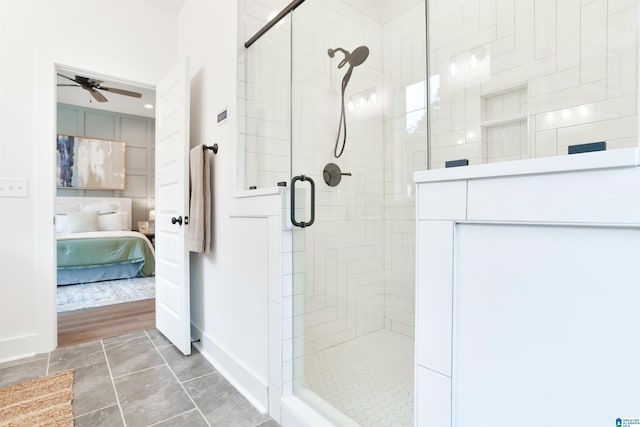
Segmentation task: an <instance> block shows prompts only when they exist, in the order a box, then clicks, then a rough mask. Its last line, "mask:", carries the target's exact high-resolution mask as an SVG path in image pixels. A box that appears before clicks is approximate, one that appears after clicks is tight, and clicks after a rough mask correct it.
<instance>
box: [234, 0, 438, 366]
mask: <svg viewBox="0 0 640 427" xmlns="http://www.w3.org/2000/svg"><path fill="white" fill-rule="evenodd" d="M367 4H369V3H367ZM404 4H405V9H408V10H406V11H405V12H404V13H400V14H399V15H397V16H395V17H394V18H393V19H392V20H390V21H389V22H386V23H385V24H382V23H380V22H379V21H382V20H381V19H377V20H376V19H373V18H371V17H370V16H369V14H365V13H362V12H360V11H357V10H356V9H355V8H354V7H352V6H350V5H349V4H348V3H346V2H341V1H335V0H313V1H309V2H307V3H305V4H304V5H302V6H301V7H299V8H298V9H297V10H296V11H295V13H294V15H293V23H291V22H289V21H288V19H287V20H283V21H282V23H281V24H279V25H278V26H276V27H275V28H274V29H272V30H270V31H269V32H268V33H267V34H266V35H265V36H264V37H263V38H262V39H260V40H259V41H258V42H257V43H256V44H255V45H254V46H252V47H251V48H250V49H249V50H248V51H247V52H246V63H247V64H248V65H247V64H245V63H244V61H245V57H244V55H239V58H240V63H241V67H240V69H241V74H240V76H239V78H240V80H244V79H245V75H246V80H247V82H246V83H247V84H246V93H241V94H240V96H241V98H244V99H242V100H241V111H240V114H244V115H246V133H245V135H244V137H245V138H246V140H245V141H246V149H247V151H248V154H247V156H246V159H247V164H246V166H247V168H248V170H247V175H246V176H247V181H246V186H247V187H248V186H249V185H258V186H272V185H275V183H276V182H277V181H288V180H289V179H288V178H289V169H288V168H289V165H288V161H289V153H288V148H289V135H288V128H289V104H288V100H289V82H288V78H289V72H290V71H289V66H290V65H289V64H290V60H291V61H292V62H291V67H292V68H291V72H292V73H293V84H292V87H293V89H292V90H293V105H292V106H291V109H292V113H293V126H292V138H293V159H294V160H293V174H294V175H297V174H305V175H308V176H311V177H312V178H313V179H314V180H315V182H316V190H317V194H316V209H317V211H316V223H315V224H314V226H313V227H311V228H308V229H306V230H304V231H301V230H295V231H293V233H292V237H291V239H292V251H293V252H292V254H286V255H285V256H292V257H293V260H294V261H293V263H294V265H293V266H292V268H293V269H294V274H293V276H292V277H287V278H285V279H286V280H290V279H291V281H292V282H293V296H292V298H293V299H296V301H297V304H296V305H297V306H298V307H299V308H297V309H296V310H303V311H302V312H301V313H300V314H304V317H305V319H304V322H303V320H302V319H299V320H298V322H297V323H298V324H299V325H298V327H297V328H295V329H296V330H297V331H298V332H297V335H295V337H292V339H294V340H296V339H297V340H298V342H297V343H296V345H295V346H294V347H295V348H296V349H299V350H295V351H296V352H300V351H302V352H305V351H306V352H314V351H319V350H322V349H324V348H328V347H330V346H333V345H335V344H339V343H341V342H344V341H347V340H350V339H352V338H355V337H357V336H360V335H363V334H366V333H368V332H372V331H374V330H377V329H381V328H384V327H386V328H388V329H391V330H393V331H396V332H400V333H402V334H405V335H409V336H413V328H414V325H413V323H414V321H413V317H414V287H415V286H414V283H415V281H414V253H415V236H414V235H415V226H414V211H415V208H414V204H415V203H414V194H413V184H412V173H413V171H414V170H420V169H425V167H426V126H425V121H426V118H425V119H423V120H419V119H420V118H422V117H424V113H425V107H426V105H425V104H426V100H425V93H424V92H425V91H424V80H425V62H426V60H425V55H426V45H425V25H424V17H425V13H424V3H423V2H419V1H418V2H416V1H413V2H404ZM410 4H414V5H415V6H414V7H411V8H410V9H409V7H410ZM371 5H374V3H371ZM282 6H284V5H282ZM245 9H246V10H245V15H244V16H245V20H246V21H245V39H248V38H249V37H250V36H251V35H253V34H254V32H255V31H256V30H257V29H258V28H259V27H260V26H261V25H262V22H264V21H261V20H260V19H258V18H260V17H261V19H263V20H265V21H266V18H267V17H268V16H270V15H271V16H272V15H273V11H275V10H279V9H280V8H279V7H275V6H274V5H273V4H267V2H262V3H261V2H254V1H249V0H248V1H247V2H246V4H245ZM374 15H375V14H374ZM386 20H389V18H388V17H386ZM291 25H292V28H293V57H292V58H291V59H290V58H289V49H290V42H289V38H288V35H289V29H290V28H291ZM360 45H366V46H368V47H369V49H370V55H369V57H368V58H367V60H366V62H365V63H364V64H363V65H361V66H359V67H357V68H355V69H354V72H353V76H352V78H351V81H350V83H349V86H348V90H347V94H346V98H347V103H348V102H349V101H351V102H353V107H354V108H353V109H349V108H348V109H347V112H346V114H347V123H348V125H347V131H348V141H347V145H346V149H345V151H344V154H343V156H342V157H341V158H340V159H335V158H334V157H333V150H334V144H335V140H336V135H337V128H338V121H339V114H340V104H339V102H340V98H339V88H340V83H341V80H342V77H343V75H344V73H345V72H346V70H347V68H348V67H344V68H342V69H338V68H337V64H338V63H339V61H340V60H341V58H342V54H340V53H338V54H336V57H335V58H333V59H331V58H329V56H328V54H327V49H329V48H336V47H343V48H345V49H347V50H350V51H352V50H353V49H355V48H356V47H357V46H360ZM245 67H246V68H245ZM245 70H246V71H245ZM420 84H421V86H420ZM416 85H417V86H418V88H417V89H418V90H417V98H418V100H419V102H418V104H419V105H417V107H410V106H409V105H408V101H407V90H408V89H407V88H413V89H414V92H415V86H416ZM373 94H375V96H372V95H373ZM360 98H363V99H362V101H361V99H360ZM374 98H375V101H374ZM413 98H416V94H414V95H413ZM408 109H410V110H411V113H412V117H414V118H415V117H417V120H414V122H412V125H411V126H409V125H408V119H407V111H408ZM241 124H242V121H241ZM241 129H242V127H241ZM241 156H242V153H241ZM328 162H334V163H337V164H338V165H339V166H340V167H341V169H342V170H343V172H350V173H352V174H353V175H352V176H345V177H343V179H342V182H341V183H340V185H338V186H337V187H328V186H327V185H325V183H324V181H323V178H322V170H323V168H324V165H325V164H326V163H328ZM245 188H246V187H245ZM302 251H304V253H303V252H302ZM296 264H300V265H296ZM301 325H304V327H302V326H301ZM303 329H304V330H303ZM305 341H306V345H302V344H304V342H305ZM305 346H306V350H305ZM302 354H304V353H301V354H298V356H301V355H302ZM291 356H294V355H291Z"/></svg>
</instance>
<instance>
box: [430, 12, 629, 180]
mask: <svg viewBox="0 0 640 427" xmlns="http://www.w3.org/2000/svg"><path fill="white" fill-rule="evenodd" d="M429 5H430V6H429V16H430V27H429V28H430V33H429V34H430V48H431V56H430V63H431V72H430V74H431V77H430V81H431V87H432V91H433V95H432V101H434V102H432V106H431V107H432V114H433V115H432V137H431V155H432V157H431V165H432V167H434V168H438V167H443V166H444V162H445V161H446V160H453V159H460V158H467V159H469V161H470V163H484V162H487V161H491V160H492V159H491V156H489V153H491V152H492V150H493V152H494V154H495V155H494V157H493V160H507V159H512V158H531V157H544V156H555V155H562V154H567V147H568V146H569V145H573V144H581V143H589V142H596V141H603V140H606V141H607V148H608V149H612V148H624V147H633V146H638V140H637V137H638V124H637V121H638V117H637V107H636V105H637V100H636V99H637V61H638V45H637V43H638V42H637V40H638V38H637V28H638V5H637V2H636V1H634V0H464V1H449V0H432V1H430V2H429ZM519 87H525V88H526V93H527V95H526V96H527V99H526V102H525V104H526V105H527V110H526V112H525V113H526V116H527V118H526V119H525V120H526V121H525V123H526V126H527V132H526V134H525V136H524V137H523V136H522V132H519V135H518V138H514V137H512V135H515V132H514V126H513V122H511V125H509V126H506V129H504V131H503V138H500V145H498V144H495V143H496V141H497V140H498V137H497V135H495V131H496V128H495V127H494V135H493V136H492V140H491V141H489V140H488V139H485V138H488V136H487V135H488V131H487V126H486V125H487V123H486V117H482V116H483V114H482V98H483V97H491V96H493V95H499V94H502V93H505V92H510V91H513V89H514V88H519ZM434 98H435V99H434ZM508 118H509V117H508V116H507V115H505V119H508ZM492 124H494V125H495V122H494V123H492ZM502 139H504V140H505V141H504V142H502ZM525 139H526V141H525ZM510 141H514V142H513V144H516V145H518V144H519V147H512V146H507V144H510ZM488 143H489V145H487V144H488ZM492 143H493V145H491V144H492ZM516 148H517V150H516ZM497 149H500V150H505V149H506V150H507V152H508V154H509V155H507V156H501V155H500V154H501V153H502V151H500V152H496V150H497Z"/></svg>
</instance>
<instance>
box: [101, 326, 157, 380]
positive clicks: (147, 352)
mask: <svg viewBox="0 0 640 427" xmlns="http://www.w3.org/2000/svg"><path fill="white" fill-rule="evenodd" d="M105 351H106V352H107V359H108V360H109V366H110V367H111V375H113V377H114V378H115V377H119V376H121V375H126V374H130V373H132V372H136V371H140V370H142V369H147V368H151V367H153V366H158V365H162V364H163V363H164V360H162V357H161V356H160V353H158V352H157V351H156V349H155V347H154V346H153V345H152V344H151V341H149V338H147V337H146V336H144V337H142V338H135V339H132V340H127V341H121V342H113V343H110V344H109V346H108V347H107V346H106V345H105Z"/></svg>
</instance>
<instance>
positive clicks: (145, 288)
mask: <svg viewBox="0 0 640 427" xmlns="http://www.w3.org/2000/svg"><path fill="white" fill-rule="evenodd" d="M155 283H156V280H155V277H137V278H135V279H123V280H107V281H104V282H95V283H80V284H77V285H65V286H58V289H57V295H56V303H57V306H58V313H64V312H66V311H73V310H82V309H85V308H94V307H102V306H105V305H111V304H120V303H123V302H132V301H140V300H144V299H150V298H155V296H156V287H155Z"/></svg>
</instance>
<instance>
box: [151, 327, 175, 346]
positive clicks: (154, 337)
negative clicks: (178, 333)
mask: <svg viewBox="0 0 640 427" xmlns="http://www.w3.org/2000/svg"><path fill="white" fill-rule="evenodd" d="M147 335H149V338H151V341H153V344H154V345H155V346H156V347H158V348H160V347H166V346H168V345H173V344H172V343H171V341H169V340H168V339H167V337H165V336H164V335H162V333H161V332H160V331H159V330H157V329H149V330H148V331H147Z"/></svg>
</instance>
